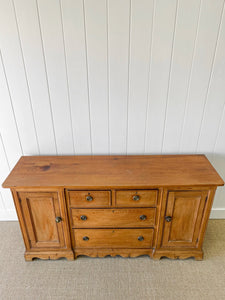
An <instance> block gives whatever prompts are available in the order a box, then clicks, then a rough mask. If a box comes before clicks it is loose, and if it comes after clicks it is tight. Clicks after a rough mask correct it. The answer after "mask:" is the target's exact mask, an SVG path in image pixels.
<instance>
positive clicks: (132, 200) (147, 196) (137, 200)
mask: <svg viewBox="0 0 225 300" xmlns="http://www.w3.org/2000/svg"><path fill="white" fill-rule="evenodd" d="M157 196H158V191H157V190H127V191H125V190H123V191H116V206H119V207H138V206H139V207H149V206H156V204H157Z"/></svg>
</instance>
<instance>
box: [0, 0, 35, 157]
mask: <svg viewBox="0 0 225 300" xmlns="http://www.w3.org/2000/svg"><path fill="white" fill-rule="evenodd" d="M0 45H1V52H2V59H3V63H4V67H5V72H6V76H7V81H8V85H9V89H10V93H11V96H12V102H13V109H14V112H15V117H16V122H17V125H18V129H19V132H20V139H21V144H22V147H23V151H24V154H38V153H39V149H38V143H37V136H36V130H35V124H34V119H33V111H32V106H31V102H30V100H31V99H30V95H29V89H28V83H27V76H26V72H25V67H24V61H23V54H22V51H21V44H20V39H19V36H18V30H17V24H16V19H15V14H14V8H13V5H12V1H7V0H2V1H0ZM1 101H3V99H2V100H1Z"/></svg>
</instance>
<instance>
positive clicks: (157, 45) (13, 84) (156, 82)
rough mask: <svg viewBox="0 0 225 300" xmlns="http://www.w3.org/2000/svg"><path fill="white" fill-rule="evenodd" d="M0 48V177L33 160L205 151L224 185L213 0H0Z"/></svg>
mask: <svg viewBox="0 0 225 300" xmlns="http://www.w3.org/2000/svg"><path fill="white" fill-rule="evenodd" d="M0 51H1V52H0V182H2V181H3V180H4V179H5V177H6V176H7V174H8V173H9V171H10V170H11V169H12V168H13V166H14V165H15V163H16V161H17V160H18V158H19V157H20V156H21V155H44V154H53V155H57V154H65V155H66V154H120V153H121V154H130V153H137V154H157V153H206V154H207V156H208V158H209V159H210V161H211V162H212V164H213V165H214V166H215V167H216V169H217V170H218V171H219V173H220V174H221V175H222V176H223V178H225V16H224V0H213V1H212V0H168V1H164V0H157V1H156V0H155V1H154V0H123V1H121V0H61V1H60V0H0ZM212 216H213V217H218V218H225V189H224V188H219V190H218V192H217V195H216V199H215V202H214V206H213V213H212ZM14 218H16V214H15V210H14V206H13V201H12V197H11V195H10V192H9V191H8V190H5V189H2V188H0V219H2V220H3V219H5V220H7V219H8V220H9V219H14Z"/></svg>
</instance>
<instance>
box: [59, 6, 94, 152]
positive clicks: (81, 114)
mask: <svg viewBox="0 0 225 300" xmlns="http://www.w3.org/2000/svg"><path fill="white" fill-rule="evenodd" d="M61 5H62V17H63V28H64V37H65V47H66V61H67V69H68V80H69V90H70V101H71V115H72V120H73V135H74V142H75V151H76V154H91V128H90V107H89V93H88V80H87V79H88V77H87V75H88V74H87V61H86V45H85V32H84V14H83V0H77V1H73V0H63V1H61Z"/></svg>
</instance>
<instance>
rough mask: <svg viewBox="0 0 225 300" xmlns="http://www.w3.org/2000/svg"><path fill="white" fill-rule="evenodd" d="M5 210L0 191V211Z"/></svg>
mask: <svg viewBox="0 0 225 300" xmlns="http://www.w3.org/2000/svg"><path fill="white" fill-rule="evenodd" d="M4 210H5V206H4V203H3V198H2V194H1V192H0V211H4Z"/></svg>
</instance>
